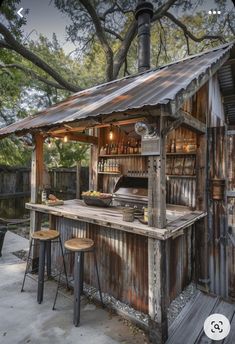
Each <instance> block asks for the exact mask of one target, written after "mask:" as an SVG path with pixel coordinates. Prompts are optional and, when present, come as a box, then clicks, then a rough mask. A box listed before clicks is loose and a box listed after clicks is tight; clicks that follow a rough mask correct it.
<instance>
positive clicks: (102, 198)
mask: <svg viewBox="0 0 235 344" xmlns="http://www.w3.org/2000/svg"><path fill="white" fill-rule="evenodd" d="M82 198H83V201H84V203H85V204H87V205H93V206H96V207H108V206H110V204H111V202H112V194H108V193H103V192H99V191H93V190H90V191H86V192H83V193H82Z"/></svg>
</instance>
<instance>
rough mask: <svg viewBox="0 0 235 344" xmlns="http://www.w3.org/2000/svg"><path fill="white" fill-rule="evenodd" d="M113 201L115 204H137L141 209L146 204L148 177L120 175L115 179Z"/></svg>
mask: <svg viewBox="0 0 235 344" xmlns="http://www.w3.org/2000/svg"><path fill="white" fill-rule="evenodd" d="M113 201H114V204H115V205H120V206H126V205H129V206H131V207H132V206H137V208H139V209H141V208H142V207H146V206H147V204H148V178H143V177H127V176H122V177H120V178H119V180H118V181H117V183H116V185H115V188H114V192H113Z"/></svg>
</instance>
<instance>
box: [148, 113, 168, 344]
mask: <svg viewBox="0 0 235 344" xmlns="http://www.w3.org/2000/svg"><path fill="white" fill-rule="evenodd" d="M165 127H166V119H165V118H164V117H163V116H161V117H160V118H159V120H158V123H157V128H158V131H159V135H160V155H154V156H149V167H148V178H149V179H148V215H149V221H148V224H149V226H152V227H157V228H165V226H166V176H165V163H166V150H165V145H166V135H165V134H163V133H164V131H163V129H164V128H165ZM165 246H166V243H165V241H161V240H157V239H152V238H149V239H148V279H149V284H148V285H149V335H150V339H151V340H152V342H153V343H156V344H161V343H165V341H166V339H167V336H168V325H167V306H166V290H167V288H166V247H165Z"/></svg>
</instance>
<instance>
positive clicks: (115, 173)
mask: <svg viewBox="0 0 235 344" xmlns="http://www.w3.org/2000/svg"><path fill="white" fill-rule="evenodd" d="M98 174H114V175H120V174H121V172H98Z"/></svg>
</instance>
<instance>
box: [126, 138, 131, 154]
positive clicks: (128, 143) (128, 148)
mask: <svg viewBox="0 0 235 344" xmlns="http://www.w3.org/2000/svg"><path fill="white" fill-rule="evenodd" d="M130 146H131V145H130V141H128V142H127V148H126V154H130Z"/></svg>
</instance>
